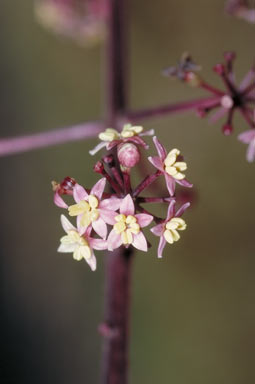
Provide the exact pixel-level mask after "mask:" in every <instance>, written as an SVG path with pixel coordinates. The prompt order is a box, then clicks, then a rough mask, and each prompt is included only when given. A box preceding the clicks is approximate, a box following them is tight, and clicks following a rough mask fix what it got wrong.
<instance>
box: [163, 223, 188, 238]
mask: <svg viewBox="0 0 255 384" xmlns="http://www.w3.org/2000/svg"><path fill="white" fill-rule="evenodd" d="M186 227H187V224H186V223H185V221H184V220H183V219H181V218H180V217H173V218H172V219H171V220H169V221H168V222H167V223H166V225H165V231H164V238H165V239H166V241H167V242H168V243H170V244H173V242H174V241H178V240H179V239H180V235H179V233H178V231H184V230H185V229H186Z"/></svg>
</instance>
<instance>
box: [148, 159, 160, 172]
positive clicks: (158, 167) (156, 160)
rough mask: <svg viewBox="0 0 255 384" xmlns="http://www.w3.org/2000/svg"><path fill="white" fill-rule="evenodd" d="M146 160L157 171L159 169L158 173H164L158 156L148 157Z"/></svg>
mask: <svg viewBox="0 0 255 384" xmlns="http://www.w3.org/2000/svg"><path fill="white" fill-rule="evenodd" d="M148 160H149V162H150V163H151V164H152V165H153V166H154V167H155V168H157V169H159V170H160V171H162V172H163V171H164V167H163V163H162V160H161V159H160V157H158V156H149V157H148Z"/></svg>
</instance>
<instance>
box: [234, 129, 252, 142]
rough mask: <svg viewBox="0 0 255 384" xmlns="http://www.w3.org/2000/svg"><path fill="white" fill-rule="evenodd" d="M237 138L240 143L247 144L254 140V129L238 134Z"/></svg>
mask: <svg viewBox="0 0 255 384" xmlns="http://www.w3.org/2000/svg"><path fill="white" fill-rule="evenodd" d="M237 138H238V140H240V141H241V142H242V143H244V144H249V143H250V142H251V141H252V140H253V139H254V138H255V129H249V130H248V131H245V132H243V133H240V135H238V136H237Z"/></svg>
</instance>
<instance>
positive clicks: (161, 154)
mask: <svg viewBox="0 0 255 384" xmlns="http://www.w3.org/2000/svg"><path fill="white" fill-rule="evenodd" d="M153 141H154V144H155V147H156V149H157V152H158V155H159V157H160V158H161V160H163V161H164V160H165V158H166V155H167V153H166V150H165V148H164V147H163V145H162V144H161V143H160V141H159V140H158V139H157V136H154V137H153Z"/></svg>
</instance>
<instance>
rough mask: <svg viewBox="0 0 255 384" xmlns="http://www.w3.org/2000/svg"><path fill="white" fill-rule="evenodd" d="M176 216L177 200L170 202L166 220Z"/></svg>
mask: <svg viewBox="0 0 255 384" xmlns="http://www.w3.org/2000/svg"><path fill="white" fill-rule="evenodd" d="M173 216H175V200H172V201H170V204H169V206H168V209H167V215H166V221H168V220H169V219H171V218H172V217H173Z"/></svg>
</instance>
